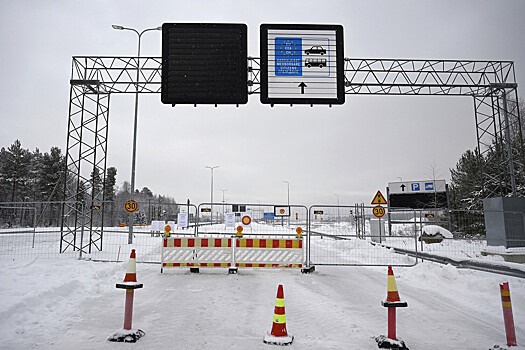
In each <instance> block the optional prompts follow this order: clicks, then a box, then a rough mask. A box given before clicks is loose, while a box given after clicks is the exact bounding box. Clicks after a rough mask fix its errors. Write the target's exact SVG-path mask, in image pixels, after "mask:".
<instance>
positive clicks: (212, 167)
mask: <svg viewBox="0 0 525 350" xmlns="http://www.w3.org/2000/svg"><path fill="white" fill-rule="evenodd" d="M218 167H219V165H216V166H206V167H205V168H208V169H210V170H211V196H210V197H211V199H210V201H211V213H210V214H211V216H210V222H211V223H212V224H213V169H216V168H218Z"/></svg>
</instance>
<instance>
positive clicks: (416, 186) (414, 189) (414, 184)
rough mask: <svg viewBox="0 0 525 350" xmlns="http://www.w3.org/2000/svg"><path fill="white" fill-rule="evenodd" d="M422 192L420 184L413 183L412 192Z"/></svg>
mask: <svg viewBox="0 0 525 350" xmlns="http://www.w3.org/2000/svg"><path fill="white" fill-rule="evenodd" d="M419 190H420V187H419V183H413V184H412V191H413V192H417V191H419Z"/></svg>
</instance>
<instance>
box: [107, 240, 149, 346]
mask: <svg viewBox="0 0 525 350" xmlns="http://www.w3.org/2000/svg"><path fill="white" fill-rule="evenodd" d="M116 287H117V288H120V289H125V290H126V304H125V306H124V327H123V328H122V329H120V330H118V331H116V332H115V333H113V334H111V335H110V336H109V337H108V340H109V341H114V342H126V343H135V342H136V341H137V340H139V339H140V338H141V337H143V336H144V335H145V334H146V333H144V331H142V330H140V329H136V330H134V329H131V324H132V319H133V297H134V293H135V289H139V288H142V287H143V284H142V283H138V282H137V265H136V256H135V249H132V250H131V254H130V257H129V262H128V268H127V271H126V276H125V277H124V281H123V282H122V283H117V284H116Z"/></svg>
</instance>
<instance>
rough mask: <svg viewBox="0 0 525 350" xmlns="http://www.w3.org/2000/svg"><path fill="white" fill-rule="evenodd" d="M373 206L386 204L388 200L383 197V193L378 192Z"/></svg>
mask: <svg viewBox="0 0 525 350" xmlns="http://www.w3.org/2000/svg"><path fill="white" fill-rule="evenodd" d="M372 204H377V205H381V204H386V199H385V197H383V194H382V193H381V191H377V193H376V195H375V197H374V199H373V200H372Z"/></svg>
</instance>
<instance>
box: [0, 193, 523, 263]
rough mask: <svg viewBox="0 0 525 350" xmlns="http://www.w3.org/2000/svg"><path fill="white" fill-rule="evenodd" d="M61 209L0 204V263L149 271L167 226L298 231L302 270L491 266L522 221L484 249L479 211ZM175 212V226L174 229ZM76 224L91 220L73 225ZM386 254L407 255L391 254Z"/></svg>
mask: <svg viewBox="0 0 525 350" xmlns="http://www.w3.org/2000/svg"><path fill="white" fill-rule="evenodd" d="M64 207H65V206H64V205H63V203H62V202H38V203H35V202H17V203H0V259H2V260H6V259H22V258H23V259H33V258H36V257H38V258H45V257H49V258H51V257H52V258H56V257H60V258H70V257H75V258H79V257H82V258H90V259H94V260H103V261H124V260H126V259H127V258H128V256H129V252H130V250H131V249H132V248H134V249H137V253H138V255H137V260H138V261H142V262H155V263H158V262H159V261H160V256H161V242H162V234H163V232H164V225H165V224H170V226H171V228H172V232H171V233H172V234H174V235H182V236H199V237H212V236H219V237H231V236H232V235H235V233H236V232H237V228H238V227H239V226H241V227H242V229H243V230H242V231H243V235H244V236H245V237H255V236H257V237H260V238H273V237H276V238H287V237H295V236H296V234H297V228H299V227H300V228H301V229H302V230H303V235H304V246H305V262H308V263H309V265H350V266H352V265H386V264H388V265H403V266H410V265H413V264H415V263H416V261H417V260H416V258H415V256H416V254H417V253H420V252H424V253H430V254H435V255H439V256H446V257H451V258H461V259H463V258H464V259H470V258H482V259H499V260H501V259H507V256H508V255H513V254H515V255H520V254H521V255H524V254H525V252H523V251H524V250H525V239H524V237H525V232H524V230H525V228H524V226H525V215H524V214H523V213H521V212H502V213H501V215H502V217H503V219H502V220H504V221H505V222H506V223H505V224H501V225H500V226H501V231H502V232H504V233H503V234H508V235H509V236H508V237H505V239H506V241H505V242H509V243H505V242H504V243H502V244H499V243H498V242H497V241H496V242H495V241H494V239H493V241H492V242H490V237H489V244H487V235H486V228H485V222H486V218H485V214H486V212H483V211H462V210H452V211H449V210H431V209H425V210H402V209H395V208H394V209H393V208H390V210H389V211H388V212H387V213H386V215H384V216H383V217H382V218H380V219H378V218H376V217H375V216H374V208H373V207H368V206H364V205H362V204H360V205H353V206H330V205H314V206H311V207H310V208H307V207H305V206H301V205H273V204H260V203H257V204H229V203H213V205H212V204H211V203H203V204H199V205H194V204H191V203H186V204H177V203H162V202H160V203H159V202H158V201H155V202H152V201H143V202H139V203H138V209H137V211H136V212H134V213H131V214H130V213H127V212H126V210H125V206H124V203H116V202H108V203H103V204H102V205H101V206H86V205H84V206H82V204H81V203H79V208H83V209H82V210H80V209H79V210H78V211H77V212H76V217H75V216H74V215H73V214H74V213H73V214H72V213H71V212H69V213H67V214H65V210H64ZM93 211H96V212H97V213H99V214H100V213H103V215H104V227H102V226H100V224H101V221H100V222H99V221H97V220H101V219H99V218H102V215H92V212H93ZM180 214H183V217H184V218H185V219H184V222H179V220H178V219H179V215H180ZM129 215H132V216H133V221H134V223H135V224H134V226H133V232H132V233H131V232H130V229H129V227H128V225H127V223H128V222H129ZM82 217H85V218H92V219H91V221H90V220H86V221H85V222H84V223H82V224H78V222H80V221H81V220H80V219H81V218H82ZM93 218H94V219H93ZM62 219H64V221H65V222H68V223H69V224H71V227H73V228H75V229H74V231H73V232H69V234H73V235H74V239H70V238H69V237H68V239H70V241H69V242H68V244H69V245H67V246H66V248H67V249H62V250H61V244H62V243H63V237H64V234H65V229H63V228H62V227H61V222H62ZM75 221H77V224H74V222H75ZM498 225H499V224H498ZM504 225H506V226H507V229H504V228H503V226H504ZM509 225H510V226H509ZM496 227H499V226H496ZM66 233H67V232H66ZM95 235H99V236H98V237H99V238H100V239H99V241H97V244H96V245H94V244H92V242H93V241H94V240H93V237H94V236H95ZM130 235H131V236H130ZM500 238H501V237H500ZM498 239H499V238H498ZM130 241H131V242H132V244H129V242H130ZM71 242H73V243H71ZM506 244H508V246H506ZM80 247H82V249H80ZM388 247H390V248H397V249H400V250H403V251H408V252H412V254H410V255H407V254H397V253H396V252H395V250H393V249H390V250H388ZM520 249H521V250H520ZM60 252H62V253H60ZM502 256H504V257H502ZM510 261H512V260H510Z"/></svg>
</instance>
